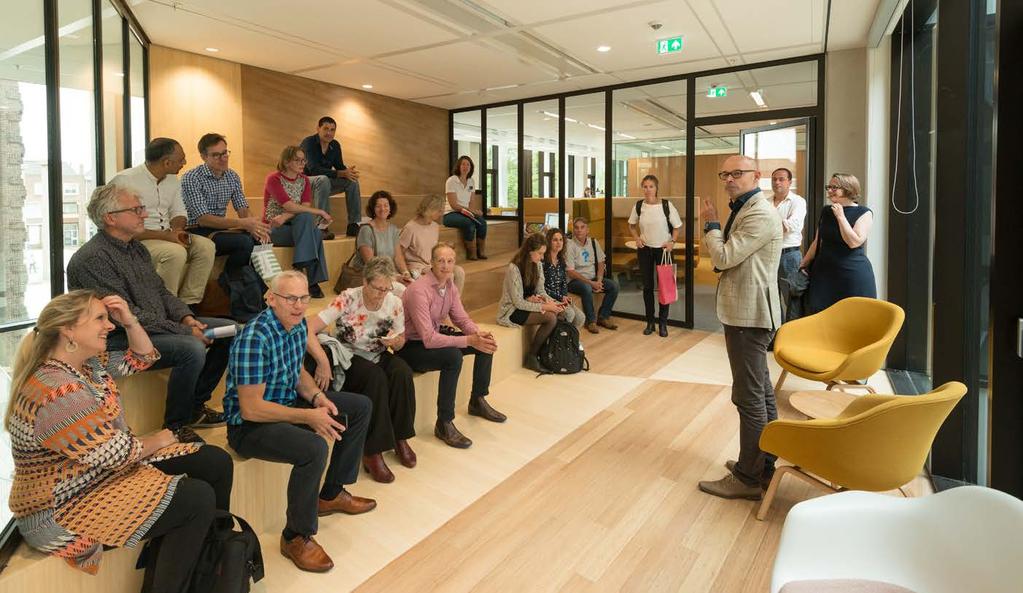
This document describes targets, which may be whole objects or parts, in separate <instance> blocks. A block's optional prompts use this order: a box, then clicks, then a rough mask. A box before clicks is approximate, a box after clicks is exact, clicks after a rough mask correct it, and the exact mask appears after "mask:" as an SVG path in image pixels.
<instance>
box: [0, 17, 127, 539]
mask: <svg viewBox="0 0 1023 593" xmlns="http://www.w3.org/2000/svg"><path fill="white" fill-rule="evenodd" d="M16 4H17V6H16V8H12V9H11V10H8V11H5V21H4V26H3V27H2V28H0V157H2V158H0V229H3V230H2V231H0V238H2V241H3V248H2V249H0V407H2V408H3V409H6V406H7V402H8V401H9V397H10V378H11V375H12V369H11V364H12V363H13V361H14V355H15V351H16V349H17V346H18V344H19V343H20V341H21V338H22V337H23V336H24V335H25V334H26V333H27V332H28V331H29V330H30V329H31V326H32V322H33V320H34V319H35V317H37V316H38V315H39V312H40V311H41V310H42V308H43V307H44V306H45V305H46V303H47V302H49V300H50V298H51V297H52V296H53V295H54V294H58V293H60V292H62V291H63V289H64V282H63V280H62V275H63V274H62V272H63V269H62V263H63V265H64V266H66V262H67V259H68V258H70V256H71V254H73V253H74V251H75V250H76V249H77V248H78V247H79V246H80V245H81V244H82V242H84V241H86V240H87V239H88V236H89V234H90V233H94V232H95V228H94V227H93V226H92V225H90V224H88V222H87V220H86V217H85V215H84V213H85V207H86V204H87V203H88V200H89V196H90V195H91V194H92V191H93V189H95V187H96V182H97V178H98V177H100V175H99V172H100V171H102V172H103V174H104V176H105V178H109V177H110V176H111V175H112V174H113V173H115V172H116V171H118V170H120V169H122V168H124V165H125V164H126V157H125V155H126V152H125V137H126V131H127V130H131V131H132V136H131V138H132V139H131V143H132V145H133V147H134V148H138V149H139V150H140V151H141V150H142V149H143V148H144V146H145V143H146V140H147V138H146V135H145V118H144V114H145V100H146V99H145V93H144V89H145V84H144V72H145V50H144V47H143V46H142V44H141V43H140V42H139V40H138V39H136V38H135V37H134V36H132V37H131V40H130V41H129V40H126V39H125V34H126V32H127V33H128V34H129V35H132V32H131V31H130V30H129V29H128V28H127V27H125V20H124V19H123V18H122V16H121V14H120V13H119V12H117V10H116V9H115V8H114V7H113V5H112V4H111V3H110V2H109V1H108V0H103V1H102V2H100V6H101V10H102V14H101V15H99V20H101V22H102V29H103V35H102V39H100V40H99V41H100V42H101V43H100V44H101V45H102V47H103V59H102V63H99V60H98V59H97V58H98V55H97V53H96V52H95V51H94V48H95V47H96V41H97V39H96V31H95V28H94V26H93V24H94V17H95V15H94V14H93V2H92V0H60V1H59V2H53V3H50V4H47V3H43V2H21V3H16ZM47 5H48V6H52V7H53V8H54V11H53V13H48V12H44V6H47ZM12 6H13V5H12ZM47 19H52V22H47ZM48 31H54V32H56V36H55V37H53V38H49V37H48V34H47V32H48ZM125 43H131V44H132V45H130V46H129V49H130V53H131V55H132V56H135V57H133V58H132V60H131V68H130V72H131V79H130V80H131V82H132V85H131V95H132V98H133V99H132V101H131V103H130V104H131V108H130V109H125V105H124V85H125V80H124V76H125V73H126V72H128V71H129V70H128V69H127V68H125V56H124V51H123V48H124V47H126V46H125ZM51 48H52V49H53V50H56V51H50V49H51ZM57 56H59V58H57ZM96 80H100V81H102V82H101V84H99V85H97V84H96V82H95V81H96ZM48 81H56V84H52V83H48ZM97 87H99V88H97ZM57 104H59V111H58V110H57V109H55V108H54V106H55V105H57ZM97 106H99V109H97ZM97 112H99V113H101V114H102V126H100V125H99V122H98V121H97ZM101 129H102V130H103V134H102V135H100V130H101ZM51 138H58V139H59V146H58V143H57V142H56V141H54V142H51V141H50V139H51ZM136 143H137V146H136ZM97 146H103V147H104V150H103V153H104V156H105V158H100V154H99V153H98V152H97ZM134 148H133V150H132V152H133V153H134V152H135V151H134ZM139 154H141V153H139ZM51 165H53V166H51ZM51 205H52V207H51ZM12 474H13V465H12V459H11V453H10V439H9V437H8V435H7V433H6V432H5V431H3V430H0V527H3V526H6V528H5V529H4V537H5V538H6V536H7V534H9V533H11V531H12V530H11V529H10V519H11V514H10V511H9V508H8V505H7V498H8V495H9V492H10V480H11V476H12ZM5 541H6V540H5ZM11 541H13V540H11ZM9 549H10V548H9V546H4V550H9Z"/></svg>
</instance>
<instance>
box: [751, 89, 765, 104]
mask: <svg viewBox="0 0 1023 593" xmlns="http://www.w3.org/2000/svg"><path fill="white" fill-rule="evenodd" d="M749 96H750V98H751V99H753V102H754V103H756V104H757V107H767V103H765V102H764V95H762V94H761V92H760V89H757V90H755V91H750V94H749Z"/></svg>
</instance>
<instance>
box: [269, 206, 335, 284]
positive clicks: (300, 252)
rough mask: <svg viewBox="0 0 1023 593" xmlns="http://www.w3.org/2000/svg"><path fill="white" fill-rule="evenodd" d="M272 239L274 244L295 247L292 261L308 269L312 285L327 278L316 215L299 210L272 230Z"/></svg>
mask: <svg viewBox="0 0 1023 593" xmlns="http://www.w3.org/2000/svg"><path fill="white" fill-rule="evenodd" d="M270 240H271V241H272V242H273V244H274V245H279V246H281V247H294V248H295V252H294V254H293V255H292V258H291V261H292V263H293V265H294V266H295V267H296V268H303V269H304V270H305V271H306V275H307V276H308V277H309V284H310V286H311V285H313V284H319V283H320V282H323V281H325V280H326V279H327V257H326V256H325V255H324V254H323V234H322V233H321V232H320V230H319V229H318V228H316V217H315V216H313V215H312V214H309V213H308V212H299V213H298V214H296V215H295V216H294V218H292V219H291V220H289V221H288V222H286V223H284V224H283V225H281V226H279V227H277V228H275V229H273V230H272V231H270Z"/></svg>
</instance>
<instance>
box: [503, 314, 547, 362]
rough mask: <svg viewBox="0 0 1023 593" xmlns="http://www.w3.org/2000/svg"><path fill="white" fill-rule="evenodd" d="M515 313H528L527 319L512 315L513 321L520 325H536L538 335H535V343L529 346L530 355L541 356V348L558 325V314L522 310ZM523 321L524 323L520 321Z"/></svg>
mask: <svg viewBox="0 0 1023 593" xmlns="http://www.w3.org/2000/svg"><path fill="white" fill-rule="evenodd" d="M515 313H516V314H518V313H528V315H527V316H526V318H525V319H522V317H521V316H519V317H517V318H516V316H515V314H513V315H512V321H514V322H515V323H518V324H519V325H535V326H537V328H536V333H535V334H534V335H533V341H532V342H530V344H529V355H530V356H536V355H537V354H540V347H541V346H543V343H544V342H546V341H547V337H548V336H550V335H551V332H552V331H554V328H555V327H556V326H557V325H558V314H557V313H551V312H547V313H543V312H539V313H538V312H536V311H524V310H522V309H516V310H515ZM519 319H522V321H519Z"/></svg>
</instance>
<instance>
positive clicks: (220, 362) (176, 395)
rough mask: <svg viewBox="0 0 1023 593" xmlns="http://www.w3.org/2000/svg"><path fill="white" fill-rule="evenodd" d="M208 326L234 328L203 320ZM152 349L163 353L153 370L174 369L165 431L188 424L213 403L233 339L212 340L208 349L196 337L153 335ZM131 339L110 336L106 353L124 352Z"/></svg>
mask: <svg viewBox="0 0 1023 593" xmlns="http://www.w3.org/2000/svg"><path fill="white" fill-rule="evenodd" d="M199 321H201V322H203V323H205V324H206V325H208V326H209V327H211V328H213V327H221V326H225V325H231V324H233V323H234V322H233V321H231V320H230V319H220V318H217V317H200V318H199ZM149 339H150V340H152V342H153V346H155V347H156V349H157V350H158V351H159V352H160V360H158V361H156V363H155V364H153V366H151V367H150V368H151V369H171V372H170V379H169V380H168V381H167V407H166V409H165V410H164V414H163V425H164V427H166V428H171V429H174V428H178V427H181V426H184V425H186V424H189V423H190V422H191V421H192V418H194V416H195V414H196V413H197V412H198V411H200V410H201V409H202V407H203V405H204V404H205V403H206V402H208V401H210V397H211V396H212V395H213V390H214V389H215V388H216V387H217V384H218V383H220V378H221V377H223V376H224V369H226V368H227V355H228V351H229V350H230V349H231V342H232V341H233V340H234V338H219V339H216V340H213V343H212V344H210V346H209V347H207V346H206V344H204V343H203V342H202V341H201V340H199V338H196V337H195V336H193V335H182V334H150V336H149ZM127 348H128V337H127V336H126V335H125V334H124V332H117V333H116V334H110V336H109V337H108V338H107V350H125V349H127Z"/></svg>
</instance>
